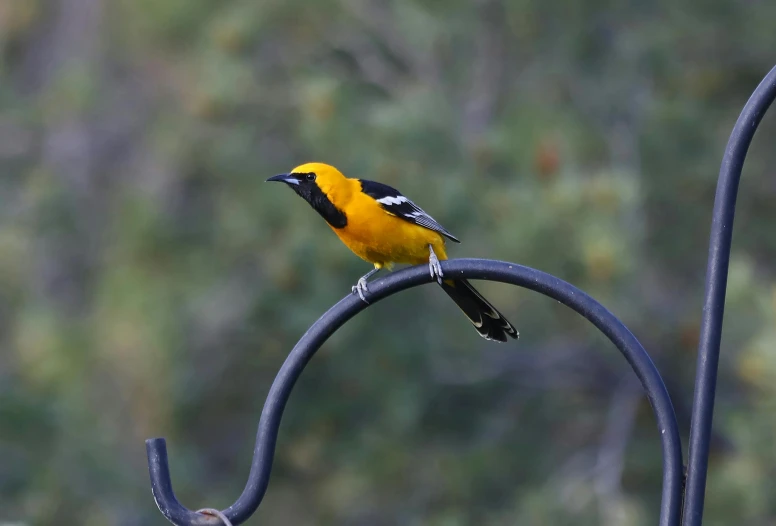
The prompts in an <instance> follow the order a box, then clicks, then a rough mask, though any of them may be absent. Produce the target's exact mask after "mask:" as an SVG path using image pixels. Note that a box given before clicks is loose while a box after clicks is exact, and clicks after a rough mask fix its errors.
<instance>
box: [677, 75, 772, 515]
mask: <svg viewBox="0 0 776 526" xmlns="http://www.w3.org/2000/svg"><path fill="white" fill-rule="evenodd" d="M774 99H776V67H774V68H773V69H772V70H771V71H770V73H768V75H766V76H765V78H764V79H763V81H762V82H761V83H760V85H759V86H757V89H756V90H755V91H754V93H753V94H752V96H751V97H750V98H749V101H748V102H747V103H746V106H744V109H743V110H742V111H741V115H740V116H739V117H738V121H736V125H735V127H734V128H733V132H732V133H731V134H730V139H729V140H728V143H727V148H726V149H725V157H723V159H722V166H721V167H720V169H719V181H718V182H717V195H716V197H715V198H714V213H713V216H712V220H711V240H710V241H709V262H708V265H707V268H706V297H705V300H704V303H703V320H702V321H701V331H700V339H699V341H698V365H697V368H696V373H695V393H694V395H693V406H692V420H691V424H690V450H689V460H688V464H687V489H686V493H685V501H684V514H683V515H684V521H683V523H684V525H685V526H700V524H701V520H702V518H703V500H704V496H705V492H706V473H707V471H708V462H709V441H710V437H711V420H712V417H713V413H714V394H715V392H716V389H717V366H718V364H719V343H720V339H721V338H722V318H723V315H724V313H725V289H726V288H727V276H728V265H729V263H730V245H731V241H732V238H733V218H734V216H735V213H736V197H737V195H738V182H739V180H740V179H741V170H742V169H743V167H744V159H745V158H746V153H747V151H748V150H749V144H750V143H751V142H752V137H754V132H755V131H757V126H758V125H759V124H760V121H761V120H762V118H763V115H765V112H766V111H767V110H768V107H770V105H771V104H772V103H773V101H774Z"/></svg>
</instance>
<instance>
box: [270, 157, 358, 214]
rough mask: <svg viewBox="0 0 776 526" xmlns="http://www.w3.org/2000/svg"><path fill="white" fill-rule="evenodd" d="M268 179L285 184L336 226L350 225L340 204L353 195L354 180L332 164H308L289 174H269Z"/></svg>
mask: <svg viewBox="0 0 776 526" xmlns="http://www.w3.org/2000/svg"><path fill="white" fill-rule="evenodd" d="M267 181H277V182H281V183H286V184H287V185H288V186H289V187H291V189H292V190H293V191H294V192H296V193H297V194H298V195H299V196H300V197H302V198H303V199H304V200H305V201H307V202H308V203H310V205H311V206H312V207H313V208H314V209H315V210H317V211H318V213H320V214H321V215H322V216H323V217H324V219H326V221H328V222H329V224H330V225H332V226H334V227H335V228H342V227H343V226H345V225H346V224H347V219H346V218H345V214H344V213H343V212H342V210H341V207H342V206H343V205H344V203H345V202H346V201H347V199H348V198H349V197H350V192H351V185H350V184H349V181H352V180H351V179H347V178H346V177H345V176H344V175H342V173H341V172H340V171H339V170H337V169H336V168H334V167H333V166H330V165H328V164H323V163H307V164H303V165H300V166H297V167H296V168H294V169H293V170H291V171H290V172H288V173H285V174H280V175H276V176H274V177H270V178H269V179H267Z"/></svg>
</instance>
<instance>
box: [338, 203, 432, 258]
mask: <svg viewBox="0 0 776 526" xmlns="http://www.w3.org/2000/svg"><path fill="white" fill-rule="evenodd" d="M360 206H363V207H365V208H366V210H363V211H365V212H367V213H357V212H358V211H357V210H354V209H353V208H351V209H350V210H352V211H353V212H354V213H352V214H349V217H348V224H347V226H345V227H344V228H332V230H334V232H335V233H336V234H337V236H338V237H339V238H340V239H341V240H342V242H343V243H345V245H346V246H347V247H348V248H349V249H350V250H352V251H353V252H354V253H355V254H356V255H357V256H359V257H360V258H361V259H364V260H366V261H369V262H370V263H373V264H374V265H375V266H376V267H378V268H382V267H390V266H391V264H392V263H405V264H410V265H418V264H420V263H427V262H428V256H429V250H428V247H429V245H431V246H432V247H434V253H435V254H436V255H437V257H438V258H439V259H440V260H445V259H447V253H446V252H445V240H444V238H443V237H442V235H441V234H439V233H438V232H434V231H433V230H429V229H427V228H424V227H421V226H418V225H416V224H414V223H410V222H408V221H405V220H404V219H400V218H398V217H396V216H393V215H391V214H388V213H387V212H385V211H383V210H382V208H379V205H377V204H374V202H371V203H370V202H365V203H361V204H360ZM353 217H365V218H370V219H369V220H367V221H355V220H353V219H351V218H353Z"/></svg>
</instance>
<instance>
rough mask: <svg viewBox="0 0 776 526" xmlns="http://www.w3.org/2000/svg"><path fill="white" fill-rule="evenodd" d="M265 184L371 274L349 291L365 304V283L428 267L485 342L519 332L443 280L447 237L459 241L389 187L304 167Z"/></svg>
mask: <svg viewBox="0 0 776 526" xmlns="http://www.w3.org/2000/svg"><path fill="white" fill-rule="evenodd" d="M267 181H279V182H283V183H286V184H287V185H288V186H289V187H291V188H292V189H293V190H294V191H295V192H296V193H297V194H298V195H299V196H301V197H302V198H303V199H304V200H305V201H307V202H308V203H309V204H310V206H312V207H313V208H314V209H315V211H316V212H318V213H319V214H320V215H321V216H322V217H323V218H324V219H325V220H326V222H327V223H328V224H329V226H330V227H331V229H332V230H334V233H335V234H337V236H338V237H339V238H340V239H341V240H342V242H343V243H345V245H346V246H347V247H348V248H349V249H350V250H352V251H353V252H354V253H355V254H356V255H357V256H359V257H360V258H361V259H363V260H365V261H368V262H369V263H372V264H373V265H374V266H375V268H374V269H373V270H372V271H370V272H368V273H367V274H365V275H364V276H362V277H361V278H360V279H359V280H358V282H357V283H356V285H354V286H353V293H354V294H358V296H359V297H360V298H361V299H362V300H363V301H365V302H367V303H368V301H367V296H366V295H367V294H368V292H369V289H368V285H367V279H368V278H369V277H371V276H372V275H374V274H375V273H376V272H377V271H378V270H380V269H381V268H388V269H390V268H391V267H392V266H393V264H394V263H406V264H410V265H419V264H421V263H428V266H429V272H430V273H431V277H432V278H433V279H436V280H437V281H438V282H439V285H440V286H441V287H442V290H444V291H445V292H446V293H447V294H448V295H449V296H450V297H451V298H452V299H453V301H455V303H456V305H458V307H459V308H460V309H461V310H462V311H463V312H464V314H466V316H467V317H468V318H469V320H470V321H471V322H472V324H474V327H475V328H476V329H477V332H478V333H479V334H480V336H482V337H483V338H485V339H486V340H493V341H498V342H506V341H507V336H509V337H512V338H517V337H518V336H519V334H518V332H517V330H515V328H514V327H513V326H512V324H511V323H509V322H508V321H507V319H506V318H504V316H502V315H501V313H500V312H499V311H498V310H496V308H495V307H493V305H491V304H490V303H489V302H488V300H486V299H485V298H483V297H482V295H481V294H480V293H479V292H477V290H475V288H474V287H472V286H471V284H470V283H469V282H468V281H466V280H464V279H456V280H451V279H444V280H443V279H442V278H443V273H442V267H441V265H440V264H439V261H440V260H442V261H444V260H445V259H447V252H446V251H445V237H446V238H448V239H450V240H452V241H455V242H456V243H460V241H458V239H457V238H456V237H455V236H453V235H452V234H451V233H450V232H448V231H447V230H446V229H445V228H444V227H443V226H442V225H440V224H439V223H437V222H436V221H435V220H434V219H433V218H432V217H431V216H430V215H428V214H427V213H426V212H424V211H423V210H421V209H420V207H418V206H417V205H416V204H415V203H413V202H412V201H410V200H409V199H408V198H406V197H405V196H403V195H402V194H401V193H400V192H399V191H398V190H396V189H394V188H391V187H390V186H388V185H385V184H382V183H378V182H375V181H367V180H365V179H350V178H347V177H345V176H344V175H342V173H340V171H339V170H337V169H336V168H334V167H333V166H329V165H327V164H322V163H307V164H303V165H301V166H297V167H296V168H294V169H293V170H291V171H290V172H289V173H285V174H280V175H276V176H274V177H270V178H269V179H267Z"/></svg>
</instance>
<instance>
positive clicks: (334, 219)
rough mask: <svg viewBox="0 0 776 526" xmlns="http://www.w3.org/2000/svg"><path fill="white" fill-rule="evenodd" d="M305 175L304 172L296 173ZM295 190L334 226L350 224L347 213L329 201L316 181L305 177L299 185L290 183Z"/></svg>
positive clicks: (340, 226) (339, 226) (342, 226)
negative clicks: (307, 179)
mask: <svg viewBox="0 0 776 526" xmlns="http://www.w3.org/2000/svg"><path fill="white" fill-rule="evenodd" d="M294 175H303V174H294ZM289 186H290V187H291V188H292V189H293V190H294V192H296V193H297V194H299V196H300V197H302V199H304V200H305V201H307V202H308V203H310V206H312V207H313V208H314V209H315V211H316V212H318V213H319V214H321V217H322V218H324V219H325V220H326V222H327V223H329V224H330V225H331V226H332V227H334V228H345V227H346V226H347V224H348V218H347V216H346V215H345V213H344V212H343V211H342V210H340V209H339V208H337V207H336V206H334V203H332V202H331V201H329V198H328V197H326V194H324V193H323V190H321V189H320V188H319V187H318V185H317V184H315V181H306V180H305V179H304V178H302V180H301V181H300V183H299V184H298V185H293V184H292V185H289Z"/></svg>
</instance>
